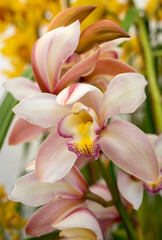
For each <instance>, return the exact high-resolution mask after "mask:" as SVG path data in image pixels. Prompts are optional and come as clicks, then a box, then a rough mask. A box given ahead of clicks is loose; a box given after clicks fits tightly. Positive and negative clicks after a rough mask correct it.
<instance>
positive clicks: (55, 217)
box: [9, 167, 103, 240]
mask: <svg viewBox="0 0 162 240" xmlns="http://www.w3.org/2000/svg"><path fill="white" fill-rule="evenodd" d="M87 189H88V184H87V182H86V180H85V179H84V178H83V176H82V175H81V174H80V172H79V170H77V168H76V167H73V168H72V169H71V170H70V172H69V173H68V174H67V175H66V177H65V178H63V179H62V180H59V181H57V182H55V183H42V182H39V180H38V178H37V176H36V174H35V172H31V173H29V174H27V175H25V176H23V177H20V178H19V179H18V180H17V181H16V184H15V187H14V189H13V190H12V192H11V193H10V195H9V198H10V199H11V200H12V201H19V202H21V203H24V204H27V205H30V206H35V207H37V206H41V205H43V206H42V207H40V208H39V209H38V210H37V211H36V212H35V213H34V215H33V216H32V217H31V219H30V220H29V221H28V223H27V226H26V233H27V234H29V235H34V236H40V235H42V234H45V233H48V232H51V231H53V230H54V229H56V228H57V229H60V230H63V229H65V230H63V231H62V232H61V235H62V236H63V235H65V236H66V235H67V237H68V235H69V234H72V235H73V234H74V235H75V231H76V229H80V231H79V232H80V234H81V236H80V237H83V236H84V235H85V233H89V235H90V236H91V235H92V236H91V238H90V239H92V240H93V239H103V237H102V232H101V230H100V226H99V223H98V221H97V219H96V217H95V215H94V214H93V213H92V212H90V211H89V210H88V209H86V208H85V207H83V206H81V205H80V204H81V203H83V202H84V197H85V193H86V191H87ZM83 219H85V220H86V221H83ZM87 220H88V221H87ZM69 228H70V229H69ZM68 229H69V230H68ZM82 234H83V236H82Z"/></svg>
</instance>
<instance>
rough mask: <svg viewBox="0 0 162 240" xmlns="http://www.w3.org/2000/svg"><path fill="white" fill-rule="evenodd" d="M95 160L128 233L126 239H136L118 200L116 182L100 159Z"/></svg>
mask: <svg viewBox="0 0 162 240" xmlns="http://www.w3.org/2000/svg"><path fill="white" fill-rule="evenodd" d="M96 162H97V166H98V169H99V172H100V174H101V176H102V177H103V179H104V180H105V182H106V184H107V186H108V188H109V190H110V192H111V195H112V198H113V199H114V205H115V206H116V208H117V210H118V212H119V214H120V217H121V219H122V221H123V225H124V227H125V229H126V231H127V234H128V239H129V240H137V236H136V232H135V231H134V227H133V224H132V221H131V219H130V216H129V215H128V213H127V211H126V209H125V208H124V206H123V204H122V202H121V200H120V195H119V191H118V188H117V186H116V184H115V183H114V182H113V180H112V178H111V175H110V173H109V171H108V170H107V169H106V168H105V166H104V164H103V163H102V161H101V159H100V158H98V160H96Z"/></svg>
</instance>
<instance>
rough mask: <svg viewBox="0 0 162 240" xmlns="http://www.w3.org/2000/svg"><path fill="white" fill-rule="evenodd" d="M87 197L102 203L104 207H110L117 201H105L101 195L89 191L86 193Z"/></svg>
mask: <svg viewBox="0 0 162 240" xmlns="http://www.w3.org/2000/svg"><path fill="white" fill-rule="evenodd" d="M85 199H89V200H92V201H94V202H97V203H99V204H100V205H102V206H103V207H110V206H112V205H114V203H115V201H114V199H113V200H111V201H105V200H104V199H103V198H101V197H100V196H98V195H97V194H95V193H93V192H91V191H88V192H87V193H86V195H85Z"/></svg>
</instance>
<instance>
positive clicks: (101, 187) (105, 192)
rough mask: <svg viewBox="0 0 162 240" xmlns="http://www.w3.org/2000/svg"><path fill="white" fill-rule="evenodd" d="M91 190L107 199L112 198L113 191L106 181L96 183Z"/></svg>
mask: <svg viewBox="0 0 162 240" xmlns="http://www.w3.org/2000/svg"><path fill="white" fill-rule="evenodd" d="M89 189H90V191H91V192H93V193H95V194H97V195H99V196H100V197H102V198H103V199H104V200H105V201H110V200H112V196H111V193H110V191H109V189H108V188H107V186H106V185H105V184H104V183H96V184H94V185H92V186H90V188H89Z"/></svg>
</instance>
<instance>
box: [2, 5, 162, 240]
mask: <svg viewBox="0 0 162 240" xmlns="http://www.w3.org/2000/svg"><path fill="white" fill-rule="evenodd" d="M94 8H95V7H94V6H84V7H76V8H69V9H66V10H64V11H63V12H61V13H60V14H58V15H57V16H56V17H55V18H54V19H53V20H52V22H51V23H50V25H49V27H48V32H46V33H45V34H44V35H43V36H42V37H41V38H39V39H38V40H37V41H36V43H35V44H34V46H33V49H32V58H31V63H32V70H33V74H34V78H35V80H36V82H32V81H30V80H29V79H27V78H24V77H20V78H15V79H13V80H12V81H10V82H7V83H6V84H5V88H6V89H7V90H8V91H9V92H11V93H12V94H13V96H14V97H15V98H16V99H17V100H19V101H20V103H18V104H17V105H16V106H15V107H14V109H13V111H14V113H15V114H16V115H18V116H19V118H18V119H17V121H16V123H15V125H14V127H13V129H12V131H11V134H10V138H9V142H10V144H18V143H21V142H26V141H31V140H32V139H35V138H36V137H38V136H40V135H42V134H44V133H46V134H47V135H48V136H47V138H46V139H45V140H44V141H43V142H42V144H41V146H40V147H39V149H38V153H37V156H36V160H35V161H33V162H32V163H30V165H29V166H28V167H27V169H28V170H29V169H30V170H32V172H31V173H29V174H27V175H25V176H22V177H21V178H19V179H18V180H17V181H16V185H15V188H14V189H13V191H12V192H11V194H10V195H9V198H10V199H11V200H13V201H20V202H22V203H24V204H27V205H32V206H36V207H38V206H41V207H40V208H39V209H38V210H37V211H36V212H35V213H34V215H33V216H32V217H31V219H30V220H29V221H28V223H27V226H26V233H27V234H29V235H34V236H40V235H42V234H46V233H49V232H52V231H53V230H54V229H59V230H61V232H60V236H61V237H64V239H91V240H94V239H98V240H102V239H104V238H105V239H106V235H107V232H108V229H109V228H110V227H111V226H112V225H113V223H116V222H120V221H121V216H120V215H119V212H120V211H119V204H121V203H117V204H116V201H118V202H120V200H119V199H120V196H119V192H118V190H115V191H117V194H116V193H115V194H116V196H117V197H118V198H119V199H118V200H116V199H115V197H114V196H115V194H114V192H113V191H111V189H112V188H111V186H110V187H109V188H108V186H106V185H105V184H104V183H103V182H100V181H99V182H97V183H95V184H93V185H91V186H89V185H88V183H87V181H86V180H85V179H84V177H83V176H82V174H81V173H80V170H79V168H81V167H83V166H84V165H85V164H86V163H87V162H91V163H92V164H93V165H94V164H95V162H97V161H101V158H102V156H104V157H106V158H109V159H110V160H111V161H112V162H113V163H114V164H116V165H117V166H118V167H119V168H120V169H122V170H123V171H125V172H126V173H125V172H122V171H120V172H119V173H118V189H119V191H120V193H121V195H122V196H123V197H124V198H125V199H126V200H127V201H128V202H129V203H130V204H131V205H132V206H133V207H134V208H135V209H137V208H138V207H139V206H140V204H141V202H142V187H143V186H144V187H145V188H146V189H149V190H150V189H152V190H150V191H151V192H156V193H157V192H159V191H160V190H161V185H162V184H161V175H160V169H161V167H160V165H161V153H160V150H159V149H160V147H159V145H160V144H161V136H160V137H159V138H160V140H159V138H158V137H157V136H156V137H155V138H154V139H153V144H154V146H153V144H152V143H151V141H150V139H149V137H148V136H147V135H146V134H145V133H144V132H142V131H141V130H140V129H139V128H137V127H136V126H135V125H133V124H132V123H129V122H127V121H124V120H121V119H120V118H119V117H118V116H117V115H119V114H123V113H133V112H134V111H136V109H137V108H138V107H139V106H140V105H141V104H142V103H143V101H144V100H145V97H146V96H145V86H146V85H147V81H146V80H145V78H144V77H143V76H142V75H141V74H139V73H136V71H135V70H134V69H132V68H131V67H130V66H128V65H127V64H125V63H123V62H121V61H120V60H119V59H118V56H119V55H120V49H119V48H118V47H117V45H118V43H120V42H121V41H123V40H120V38H128V34H127V33H126V32H125V31H124V30H123V29H122V28H121V27H120V26H119V25H117V24H116V23H114V22H112V21H110V20H102V21H99V22H96V23H94V24H92V25H90V26H88V27H87V28H85V29H84V30H83V31H82V32H81V31H80V23H81V22H82V21H83V20H84V19H85V18H86V17H87V16H88V15H89V14H90V12H91V11H93V10H94ZM99 159H100V160H99ZM158 159H159V162H160V163H159V162H158ZM102 164H103V163H102ZM126 174H129V175H130V176H129V175H126ZM101 175H102V174H101ZM103 176H105V175H104V174H103ZM104 178H105V180H106V177H104ZM132 186H133V187H132ZM132 192H133V193H132ZM133 194H134V195H135V194H136V195H135V197H134V195H133ZM123 201H124V200H123ZM99 204H100V205H99ZM113 204H115V205H114V206H110V205H113ZM42 205H43V206H42ZM104 207H105V209H104ZM117 210H118V211H119V212H118V211H117Z"/></svg>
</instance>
